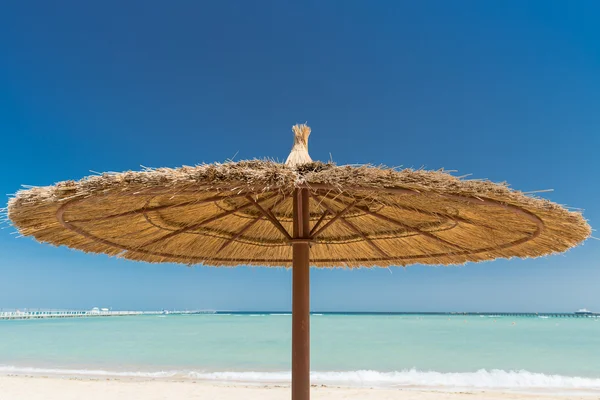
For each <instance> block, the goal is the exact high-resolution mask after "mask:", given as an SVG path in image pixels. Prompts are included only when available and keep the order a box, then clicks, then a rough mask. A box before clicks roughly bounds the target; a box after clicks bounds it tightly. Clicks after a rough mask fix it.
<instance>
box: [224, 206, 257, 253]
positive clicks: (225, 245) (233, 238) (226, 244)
mask: <svg viewBox="0 0 600 400" xmlns="http://www.w3.org/2000/svg"><path fill="white" fill-rule="evenodd" d="M262 218H263V216H262V215H261V216H260V217H258V218H255V219H253V220H252V221H250V222H248V223H247V224H246V225H244V227H243V228H242V229H240V231H239V232H238V233H236V234H235V235H233V236H232V237H231V238H229V239H227V241H226V242H225V243H223V245H222V246H221V247H220V248H219V250H217V254H219V253H220V252H221V251H222V250H223V249H224V248H225V247H227V246H229V245H230V244H231V243H233V242H234V241H235V240H236V239H237V238H239V237H240V236H242V235H243V234H244V232H246V231H247V230H248V229H250V228H251V227H252V226H253V225H254V224H256V223H257V222H258V221H260V220H261V219H262Z"/></svg>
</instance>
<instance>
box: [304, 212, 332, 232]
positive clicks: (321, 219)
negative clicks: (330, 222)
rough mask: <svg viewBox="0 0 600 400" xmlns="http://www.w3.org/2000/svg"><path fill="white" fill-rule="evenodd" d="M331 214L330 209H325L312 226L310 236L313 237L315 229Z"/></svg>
mask: <svg viewBox="0 0 600 400" xmlns="http://www.w3.org/2000/svg"><path fill="white" fill-rule="evenodd" d="M328 214H329V211H327V210H325V212H324V213H323V214H322V215H321V218H319V220H318V221H317V223H316V224H315V225H314V226H313V227H312V229H311V230H310V233H309V234H308V236H310V237H313V234H314V233H315V231H316V230H317V229H318V228H319V225H321V223H322V222H323V220H325V217H326V216H327V215H328Z"/></svg>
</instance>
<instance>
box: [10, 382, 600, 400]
mask: <svg viewBox="0 0 600 400" xmlns="http://www.w3.org/2000/svg"><path fill="white" fill-rule="evenodd" d="M289 398H290V388H289V387H282V386H244V385H237V386H234V385H230V384H228V385H225V384H222V385H219V384H214V383H206V382H193V381H179V382H177V381H165V380H144V381H139V380H117V379H106V378H105V379H81V378H62V377H42V376H35V377H32V376H0V399H1V400H24V399H26V400H81V399H86V400H171V399H172V400H197V399H210V400H238V399H245V400H287V399H289ZM311 398H312V400H342V399H356V400H358V399H361V400H391V399H394V400H462V399H464V400H509V399H511V400H516V399H521V400H534V399H539V400H552V399H557V400H558V399H561V400H565V399H582V400H583V399H586V400H590V399H599V398H600V394H596V395H592V396H581V395H572V396H571V395H562V396H558V395H552V394H518V393H502V392H482V391H473V392H456V393H450V392H439V391H431V390H428V391H424V390H408V389H367V388H339V387H322V386H319V387H314V388H313V389H312V396H311Z"/></svg>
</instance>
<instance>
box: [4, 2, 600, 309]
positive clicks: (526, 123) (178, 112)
mask: <svg viewBox="0 0 600 400" xmlns="http://www.w3.org/2000/svg"><path fill="white" fill-rule="evenodd" d="M302 3H303V4H302V5H298V4H291V2H280V1H260V2H247V1H204V2H196V1H178V2H174V3H170V4H168V5H167V3H165V2H157V1H127V2H121V1H104V2H82V1H60V2H47V1H28V2H7V3H5V4H3V6H2V12H1V13H0V135H1V138H2V142H1V143H2V150H3V151H2V156H1V158H0V171H1V172H0V192H1V193H2V195H3V196H4V194H7V195H6V196H4V197H3V200H2V203H5V202H6V201H7V200H8V194H10V193H14V192H15V191H16V190H17V189H19V187H20V185H21V184H28V185H48V184H52V183H54V182H57V181H61V180H65V179H78V178H81V177H83V176H85V175H88V174H89V171H90V170H93V171H121V170H129V169H139V167H140V165H144V166H152V167H160V166H172V167H175V166H180V165H182V164H187V165H193V164H195V163H200V162H213V161H224V160H225V159H228V158H231V157H233V156H234V155H236V156H235V157H236V159H245V158H254V157H272V158H278V159H280V160H284V159H285V157H286V156H287V154H288V152H289V149H290V147H291V142H292V135H291V132H290V127H291V125H292V124H294V123H296V122H305V121H308V123H309V124H310V125H311V127H312V128H313V134H312V135H311V146H310V149H311V155H312V157H313V158H314V159H320V160H327V159H329V157H330V153H331V156H332V157H333V160H335V161H336V162H337V163H339V164H345V163H377V164H379V163H382V164H387V165H391V166H398V165H402V166H407V167H421V166H424V167H426V168H430V169H437V168H441V167H444V168H446V169H451V170H458V171H459V173H461V174H467V173H472V174H473V177H477V178H489V179H491V180H494V181H504V180H506V181H507V182H510V183H511V185H512V186H513V187H515V188H518V189H521V190H525V191H529V190H536V189H548V188H552V189H555V191H554V192H552V193H547V194H545V197H547V198H549V199H551V200H553V201H556V202H558V203H561V204H567V205H569V206H574V207H580V208H584V209H585V216H586V217H587V218H588V219H589V221H590V223H591V224H592V227H593V226H594V225H598V224H600V204H599V202H598V199H599V195H600V185H599V184H598V183H599V174H600V157H598V151H599V149H600V112H599V110H600V24H598V21H600V3H599V2H596V1H567V0H564V1H547V0H544V1H516V0H515V1H453V2H449V1H419V2H414V1H379V2H372V1H360V2H358V1H341V0H340V1H325V2H321V1H314V2H302ZM13 232H14V230H13V229H12V228H5V229H3V230H0V307H82V308H87V307H93V306H107V307H113V308H121V309H126V308H141V309H152V308H160V307H169V308H173V307H174V308H213V309H243V310H252V309H270V310H287V309H289V308H290V304H291V301H290V283H291V271H289V270H284V269H267V268H236V269H216V268H208V267H195V268H186V267H182V266H176V265H151V264H144V263H135V262H128V261H123V260H118V259H111V258H108V257H105V256H97V255H96V256H94V255H86V254H83V253H79V252H77V251H71V250H67V249H64V248H54V247H50V246H47V245H41V244H38V243H36V242H34V241H33V240H32V239H29V238H21V239H17V238H15V235H14V234H13ZM599 260H600V242H598V241H594V240H590V241H588V242H587V243H586V244H585V245H584V246H582V247H579V248H576V249H574V250H572V251H570V252H569V253H567V254H565V255H561V256H554V257H550V258H543V259H537V260H511V261H504V260H501V261H496V262H488V263H483V264H468V265H465V266H463V267H452V268H441V267H439V268H433V267H421V266H413V267H409V268H407V269H406V270H403V269H401V268H392V269H390V270H387V269H380V270H366V269H363V270H357V271H348V270H313V272H312V277H311V280H312V308H313V309H315V310H380V311H387V310H399V311H401V310H405V311H416V310H424V311H430V310H449V311H451V310H465V311H469V310H490V311H494V310H521V311H549V310H557V311H572V310H574V309H577V308H580V307H588V308H591V309H594V310H597V311H600V291H599V290H598V288H599V285H600V261H599Z"/></svg>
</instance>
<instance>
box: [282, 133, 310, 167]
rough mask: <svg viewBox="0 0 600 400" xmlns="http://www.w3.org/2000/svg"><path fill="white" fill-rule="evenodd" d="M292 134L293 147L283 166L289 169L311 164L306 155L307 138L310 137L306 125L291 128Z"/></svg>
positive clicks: (308, 156)
mask: <svg viewBox="0 0 600 400" xmlns="http://www.w3.org/2000/svg"><path fill="white" fill-rule="evenodd" d="M292 131H293V132H294V146H293V147H292V151H291V152H290V155H289V156H288V158H287V160H286V161H285V164H286V165H288V166H290V167H295V166H298V165H302V164H306V163H309V162H312V159H311V158H310V155H309V154H308V136H310V128H309V127H308V125H306V124H296V125H294V126H293V127H292Z"/></svg>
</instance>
